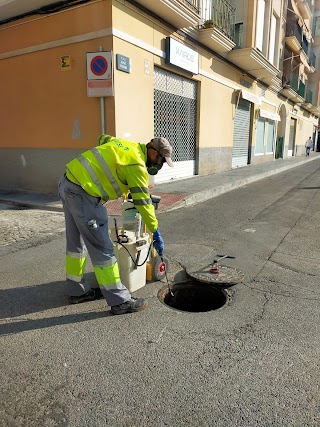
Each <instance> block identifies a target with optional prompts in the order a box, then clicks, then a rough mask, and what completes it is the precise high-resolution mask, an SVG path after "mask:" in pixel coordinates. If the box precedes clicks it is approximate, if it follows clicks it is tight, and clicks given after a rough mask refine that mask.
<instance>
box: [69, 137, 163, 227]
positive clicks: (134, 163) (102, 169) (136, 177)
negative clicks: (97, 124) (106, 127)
mask: <svg viewBox="0 0 320 427" xmlns="http://www.w3.org/2000/svg"><path fill="white" fill-rule="evenodd" d="M99 143H100V144H101V145H99V146H98V147H95V148H92V149H90V150H88V151H85V152H84V153H82V154H81V155H80V156H78V157H76V158H74V159H73V160H71V162H69V163H68V164H67V166H66V167H67V170H66V175H67V178H68V179H69V180H70V181H71V182H73V183H74V184H77V185H80V186H81V187H82V188H83V189H84V191H86V192H87V193H88V194H90V195H91V196H95V197H100V198H101V201H102V203H105V202H106V201H108V200H115V199H118V198H119V197H121V196H127V194H128V193H129V192H130V193H131V195H132V199H133V203H134V205H135V207H136V208H137V210H138V211H139V212H140V214H141V217H142V219H143V221H144V223H145V224H146V226H147V227H148V229H149V230H150V231H151V232H152V233H153V232H155V231H156V230H157V228H158V220H157V218H156V216H155V211H154V206H153V205H152V201H151V198H150V193H149V188H148V182H149V175H148V171H147V167H146V161H147V147H146V145H144V144H137V143H135V142H130V141H126V140H124V139H120V138H115V137H112V136H109V135H101V137H100V139H99Z"/></svg>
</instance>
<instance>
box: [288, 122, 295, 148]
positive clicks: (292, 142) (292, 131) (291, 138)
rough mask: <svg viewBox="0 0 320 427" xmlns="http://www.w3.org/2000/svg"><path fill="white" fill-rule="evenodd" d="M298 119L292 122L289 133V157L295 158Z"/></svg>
mask: <svg viewBox="0 0 320 427" xmlns="http://www.w3.org/2000/svg"><path fill="white" fill-rule="evenodd" d="M296 123H297V120H296V119H291V120H290V133H289V145H288V157H292V156H294V148H295V135H296Z"/></svg>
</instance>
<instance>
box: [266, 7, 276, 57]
mask: <svg viewBox="0 0 320 427" xmlns="http://www.w3.org/2000/svg"><path fill="white" fill-rule="evenodd" d="M277 27H278V26H277V17H276V16H275V15H272V17H271V25H270V40H269V57H268V59H269V61H270V62H271V64H273V65H275V62H276V60H275V59H276V55H275V54H276V40H277V39H278V37H277V30H278V28H277Z"/></svg>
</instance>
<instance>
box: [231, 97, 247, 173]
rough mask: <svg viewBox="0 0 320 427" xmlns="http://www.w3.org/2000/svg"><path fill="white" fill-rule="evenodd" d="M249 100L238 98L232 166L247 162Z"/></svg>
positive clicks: (235, 166)
mask: <svg viewBox="0 0 320 427" xmlns="http://www.w3.org/2000/svg"><path fill="white" fill-rule="evenodd" d="M250 113H251V102H249V101H247V100H245V99H242V98H240V99H239V103H238V107H237V109H236V112H235V119H234V131H233V148H232V168H238V167H240V166H246V165H247V164H248V152H249V137H250Z"/></svg>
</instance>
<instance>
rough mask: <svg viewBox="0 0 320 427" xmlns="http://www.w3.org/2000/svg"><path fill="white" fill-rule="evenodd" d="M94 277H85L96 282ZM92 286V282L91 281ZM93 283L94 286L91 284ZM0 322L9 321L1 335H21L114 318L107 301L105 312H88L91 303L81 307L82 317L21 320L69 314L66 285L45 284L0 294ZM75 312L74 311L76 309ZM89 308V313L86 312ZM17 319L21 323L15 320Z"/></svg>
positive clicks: (70, 315) (63, 283)
mask: <svg viewBox="0 0 320 427" xmlns="http://www.w3.org/2000/svg"><path fill="white" fill-rule="evenodd" d="M92 276H93V275H92V273H87V274H85V278H86V280H88V279H87V278H88V277H91V278H92ZM89 282H90V281H89ZM90 283H92V282H90ZM0 301H1V304H0V320H1V319H2V320H3V319H6V321H7V323H5V324H4V323H3V324H1V325H0V335H8V334H14V333H20V332H23V331H28V330H32V329H41V328H48V327H52V326H57V325H64V324H68V323H77V322H85V321H88V320H93V319H97V318H101V317H106V316H109V315H111V313H110V312H109V311H107V310H108V308H107V305H106V303H105V301H104V300H101V302H102V304H104V308H105V310H104V311H94V312H87V309H88V305H89V304H91V302H87V303H82V304H79V305H77V307H79V308H80V311H81V313H73V314H66V315H63V316H52V317H42V318H39V319H21V316H28V315H31V314H34V313H41V312H45V311H47V310H52V309H59V312H58V313H57V314H60V313H61V308H63V307H64V310H68V307H71V306H69V302H68V296H67V295H66V288H65V281H57V282H50V283H43V284H39V285H32V286H22V287H18V288H9V289H1V290H0ZM72 307H73V309H72V310H73V311H74V307H75V306H72ZM81 307H82V308H81ZM84 307H85V309H84ZM15 318H17V319H15Z"/></svg>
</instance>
